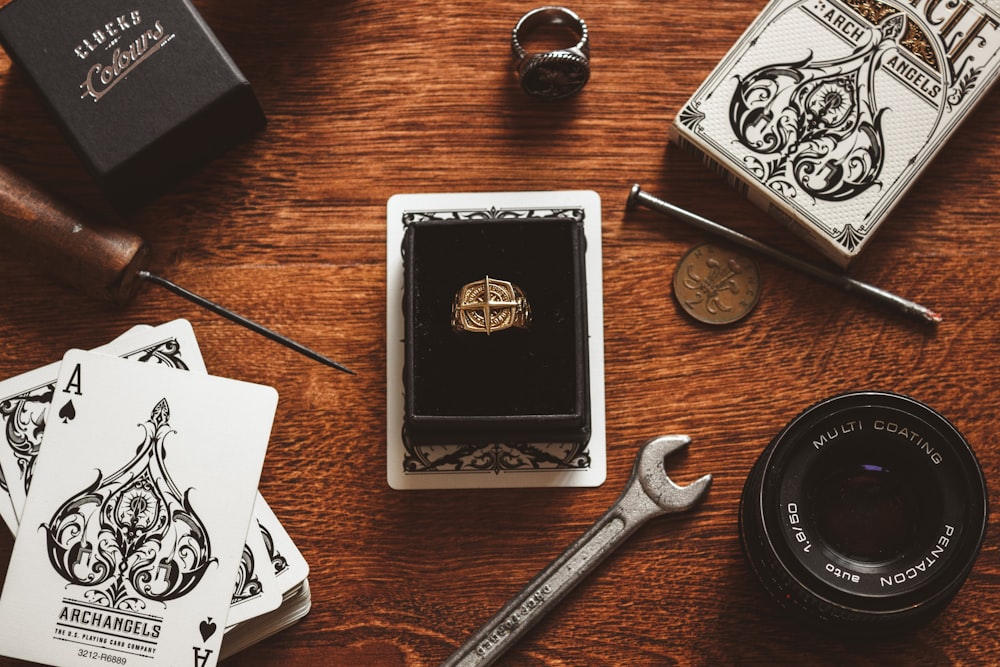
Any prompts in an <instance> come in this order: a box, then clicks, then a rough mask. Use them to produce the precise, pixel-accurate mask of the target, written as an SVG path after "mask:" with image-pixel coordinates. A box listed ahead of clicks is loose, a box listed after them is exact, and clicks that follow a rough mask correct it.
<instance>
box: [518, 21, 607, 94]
mask: <svg viewBox="0 0 1000 667" xmlns="http://www.w3.org/2000/svg"><path fill="white" fill-rule="evenodd" d="M542 25H554V26H556V27H565V28H567V29H568V30H569V31H571V32H572V33H573V34H574V35H575V36H576V37H577V38H578V39H579V41H578V42H577V43H576V44H574V45H572V46H567V47H565V48H559V49H556V50H554V51H546V52H543V53H528V52H527V50H525V48H524V46H522V44H521V43H522V42H523V41H524V40H525V39H526V38H527V37H528V36H529V35H530V33H531V32H532V31H533V30H535V29H536V28H538V27H539V26H542ZM510 47H511V51H512V52H513V55H514V62H515V71H516V72H517V78H518V81H520V82H521V88H522V89H523V90H524V92H526V93H527V94H528V95H531V96H532V97H540V98H543V99H549V100H555V99H560V98H563V97H568V96H570V95H572V94H573V93H575V92H577V91H579V90H580V89H581V88H583V87H584V85H586V83H587V80H588V79H590V41H589V35H588V32H587V24H586V23H585V22H584V20H583V19H582V18H580V17H579V16H577V15H576V13H574V12H572V11H570V10H568V9H566V8H565V7H539V8H538V9H533V10H531V11H530V12H528V13H527V14H525V15H524V16H522V17H521V20H520V21H518V22H517V25H515V26H514V32H513V35H512V36H511V40H510Z"/></svg>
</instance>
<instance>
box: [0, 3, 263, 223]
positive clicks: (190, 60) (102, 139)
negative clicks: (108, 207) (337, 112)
mask: <svg viewBox="0 0 1000 667" xmlns="http://www.w3.org/2000/svg"><path fill="white" fill-rule="evenodd" d="M0 43H2V44H3V47H4V49H5V50H6V52H7V54H8V55H9V56H10V58H11V60H12V61H14V62H15V63H16V64H17V65H19V66H20V67H21V68H22V69H23V70H24V72H25V73H26V74H27V76H28V77H29V79H30V80H31V81H32V83H33V84H34V86H35V88H36V89H37V90H38V92H39V93H40V94H41V96H42V98H43V100H44V102H45V103H46V105H47V106H48V107H49V109H50V110H51V111H52V113H53V114H54V116H55V119H56V120H57V122H58V123H59V125H60V126H61V128H62V130H63V131H64V133H65V135H66V136H67V138H68V139H69V141H70V143H71V144H72V145H73V147H74V148H75V150H76V151H77V153H78V154H79V156H80V157H81V159H82V160H83V162H84V163H85V164H86V166H87V167H88V168H89V170H90V171H91V172H92V173H93V174H94V175H95V176H96V178H97V179H98V181H99V182H100V184H101V186H102V187H103V189H104V190H105V191H106V192H107V194H108V195H109V197H110V198H111V199H112V200H113V201H114V202H115V203H116V204H118V205H119V206H120V207H121V208H124V209H129V208H134V207H135V206H138V205H141V204H142V203H144V202H146V201H147V200H148V199H150V198H151V197H153V196H155V195H157V194H159V193H161V192H163V191H164V190H166V189H167V188H169V187H170V186H171V185H173V184H174V182H176V181H177V180H178V179H180V178H181V177H183V176H186V175H187V174H189V173H190V172H191V171H192V170H194V169H195V168H197V167H198V166H200V165H201V164H203V163H204V162H206V161H208V160H209V159H211V158H213V157H215V156H217V155H218V154H219V153H221V152H222V151H223V150H225V149H227V148H229V147H230V146H232V145H233V144H235V143H236V142H238V141H240V140H242V139H244V138H245V137H247V136H248V135H250V134H251V133H253V132H254V131H256V130H258V129H259V128H261V127H262V126H263V125H264V123H265V118H264V114H263V112H262V110H261V108H260V105H259V103H258V101H257V98H256V97H255V95H254V93H253V90H252V89H251V87H250V84H249V82H248V81H247V79H246V77H245V76H244V75H243V74H242V72H241V71H240V70H239V69H238V68H237V66H236V65H235V63H234V62H233V61H232V59H231V58H230V56H229V55H228V54H227V53H226V51H225V49H224V48H223V47H222V45H221V44H220V43H219V41H218V39H217V38H216V37H215V35H214V34H213V33H212V31H211V30H210V29H209V27H208V26H207V25H206V24H205V22H204V20H203V19H202V18H201V16H200V15H199V14H198V12H197V10H196V9H195V8H194V7H193V6H192V5H191V3H190V2H189V1H188V0H131V1H130V2H129V3H127V4H122V3H121V2H118V1H117V0H87V1H86V2H79V1H77V0H14V1H13V2H11V3H10V4H9V5H7V6H6V7H4V8H3V9H2V10H0Z"/></svg>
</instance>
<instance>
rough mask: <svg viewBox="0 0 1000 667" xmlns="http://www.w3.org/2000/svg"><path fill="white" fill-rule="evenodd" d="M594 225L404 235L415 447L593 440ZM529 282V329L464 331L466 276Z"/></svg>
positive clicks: (493, 224) (557, 223)
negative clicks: (456, 317)
mask: <svg viewBox="0 0 1000 667" xmlns="http://www.w3.org/2000/svg"><path fill="white" fill-rule="evenodd" d="M585 250H586V241H585V238H584V233H583V223H582V222H581V221H578V220H570V219H558V218H555V219H549V218H531V219H525V218H520V219H504V218H497V219H485V220H482V221H470V220H462V221H450V220H422V221H415V222H411V223H410V224H409V225H408V226H407V229H406V232H405V236H404V241H403V258H404V303H403V311H404V312H403V315H404V327H405V329H404V330H405V336H406V340H405V352H404V363H405V367H404V371H403V387H404V392H405V400H404V417H403V439H404V442H406V443H407V445H408V446H413V445H435V444H483V443H507V444H521V443H555V442H570V443H583V444H585V443H586V442H587V441H589V439H590V431H591V429H590V373H589V362H588V359H589V357H588V349H587V299H586V276H585V270H584V253H585ZM486 276H489V277H490V278H491V279H499V280H506V281H509V282H511V283H513V284H515V285H516V286H518V287H519V288H520V289H521V290H522V291H523V292H524V295H525V297H526V298H527V300H528V302H529V303H530V306H531V311H532V315H531V322H530V325H529V327H528V328H527V329H521V328H509V329H505V330H502V331H496V332H493V333H491V334H485V333H481V332H469V331H456V330H455V329H454V328H453V327H452V305H453V301H454V298H455V294H456V292H458V290H459V289H460V288H462V286H463V285H466V284H468V283H473V282H476V281H481V280H484V279H485V278H486Z"/></svg>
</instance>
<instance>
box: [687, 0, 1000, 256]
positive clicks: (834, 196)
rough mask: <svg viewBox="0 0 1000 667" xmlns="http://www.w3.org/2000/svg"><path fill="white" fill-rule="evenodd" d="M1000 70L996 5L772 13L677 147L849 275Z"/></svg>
mask: <svg viewBox="0 0 1000 667" xmlns="http://www.w3.org/2000/svg"><path fill="white" fill-rule="evenodd" d="M998 69H1000V2H997V1H996V0H987V1H986V2H984V1H983V0H963V1H962V2H949V3H942V2H937V1H935V0H909V1H907V2H898V1H896V0H884V1H881V2H878V1H876V2H872V1H871V0H772V2H770V3H768V4H767V5H766V6H765V7H764V9H763V11H762V12H761V14H760V15H759V16H758V17H757V19H756V20H754V22H753V23H752V24H751V25H750V26H749V28H748V29H747V30H746V32H745V33H744V34H743V36H742V37H741V38H740V39H739V40H738V41H737V42H736V44H735V45H734V46H733V47H732V49H731V50H730V51H729V53H728V54H727V55H726V56H725V57H724V58H723V59H722V61H721V62H720V63H719V64H718V66H717V67H716V68H715V70H714V71H713V72H712V73H711V74H710V75H709V77H708V78H707V79H706V80H705V81H704V83H703V84H702V85H701V87H699V88H698V90H697V91H696V92H695V93H694V95H693V96H692V97H691V98H690V100H689V101H688V102H687V103H686V104H685V105H684V106H683V107H682V108H681V109H680V111H679V112H678V113H677V115H676V118H675V119H674V122H673V124H672V126H671V128H670V139H671V141H673V142H674V143H676V144H678V145H680V146H681V147H683V148H685V149H690V150H692V151H694V152H695V153H696V154H698V155H699V156H700V157H701V158H702V160H703V161H704V162H705V163H706V164H707V165H708V166H710V167H711V168H712V169H713V170H715V171H716V172H718V173H720V174H721V175H722V176H724V177H725V178H726V180H727V181H728V182H729V183H730V184H731V185H732V186H733V187H735V188H736V189H737V190H738V191H739V192H740V193H741V194H743V195H744V196H745V197H747V198H748V199H749V200H750V201H752V202H753V203H754V204H756V205H757V206H759V207H760V208H762V209H764V210H765V211H767V212H768V213H769V214H771V215H772V216H773V217H775V218H777V219H778V220H780V221H782V222H784V223H785V224H786V225H787V226H788V227H789V228H790V229H792V230H793V231H795V232H797V233H798V234H799V235H801V236H802V237H803V238H805V239H806V240H807V241H809V242H811V243H812V244H813V245H814V246H815V247H816V248H817V249H818V250H820V251H821V252H822V253H823V254H824V255H826V256H827V257H829V258H830V259H831V260H833V261H834V262H836V263H837V264H838V265H840V266H841V267H847V266H848V265H849V264H850V263H851V261H852V260H853V259H854V258H855V257H857V256H858V254H859V253H860V252H861V251H862V250H863V249H864V248H865V247H866V246H867V245H868V243H869V241H870V240H871V239H872V237H873V235H874V233H875V231H876V230H877V229H878V228H879V226H880V225H881V224H882V223H883V222H884V221H885V220H886V218H887V217H888V216H889V215H890V213H891V212H892V210H893V208H894V207H895V206H896V205H897V204H898V203H899V201H900V199H901V197H902V196H903V195H904V194H905V193H906V192H907V190H908V189H909V188H910V187H912V186H913V184H914V182H915V181H916V180H917V178H918V176H919V175H920V174H921V173H922V172H923V171H924V169H925V168H926V167H927V165H928V163H929V161H930V160H931V159H932V158H933V157H934V156H935V155H936V154H937V153H938V152H939V151H940V150H941V148H942V147H943V146H944V145H945V143H946V142H947V140H948V138H949V137H950V136H951V135H952V134H953V133H954V132H955V130H956V128H957V127H958V126H959V124H960V123H961V122H962V121H963V120H964V119H965V118H966V117H967V116H968V114H969V112H970V111H971V110H972V108H973V107H974V106H975V105H976V104H977V103H978V102H980V101H981V100H982V99H983V97H984V96H985V95H986V93H987V91H988V90H990V88H991V86H992V85H993V84H994V82H995V81H996V78H997V72H998Z"/></svg>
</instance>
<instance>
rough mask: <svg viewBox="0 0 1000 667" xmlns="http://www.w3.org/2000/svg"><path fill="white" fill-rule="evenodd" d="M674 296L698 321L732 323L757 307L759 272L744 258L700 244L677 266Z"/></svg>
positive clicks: (738, 254) (717, 247)
mask: <svg viewBox="0 0 1000 667" xmlns="http://www.w3.org/2000/svg"><path fill="white" fill-rule="evenodd" d="M674 296H675V297H676V298H677V303H679V304H680V306H681V308H683V309H684V310H685V312H687V314H688V315H690V316H691V317H693V318H694V319H696V320H698V321H699V322H704V323H705V324H731V323H733V322H736V321H737V320H740V319H742V318H744V317H746V315H747V314H748V313H749V312H750V311H751V310H753V307H754V306H755V305H757V298H758V297H759V296H760V270H759V269H758V268H757V262H755V261H754V260H753V259H751V258H749V257H747V256H745V255H742V254H740V253H737V252H735V251H733V250H731V249H729V248H726V247H722V246H717V245H715V244H713V243H703V244H701V245H699V246H695V247H694V248H692V249H691V250H689V251H688V252H687V254H685V255H684V257H683V258H682V259H681V261H680V263H679V264H678V265H677V271H676V272H675V273H674Z"/></svg>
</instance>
